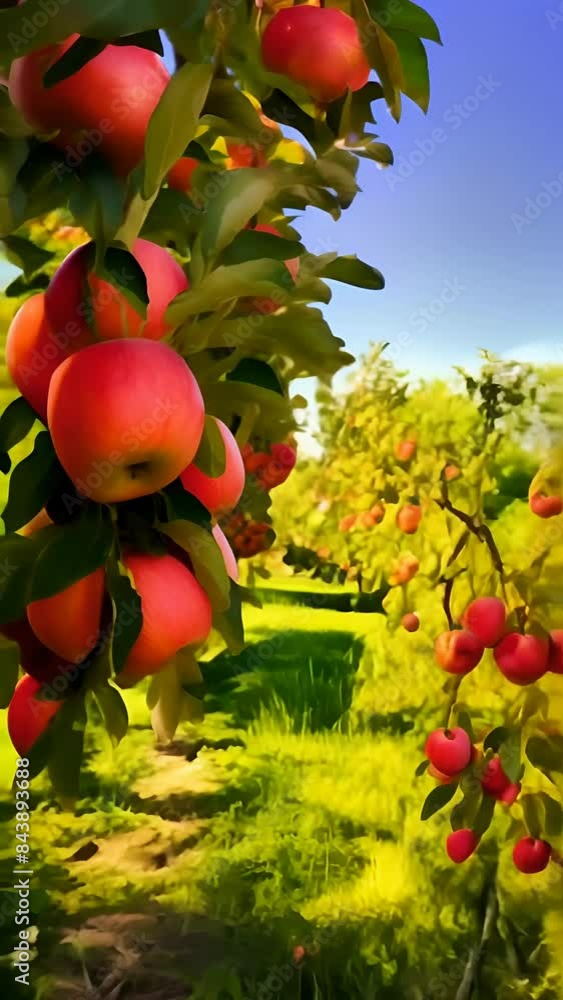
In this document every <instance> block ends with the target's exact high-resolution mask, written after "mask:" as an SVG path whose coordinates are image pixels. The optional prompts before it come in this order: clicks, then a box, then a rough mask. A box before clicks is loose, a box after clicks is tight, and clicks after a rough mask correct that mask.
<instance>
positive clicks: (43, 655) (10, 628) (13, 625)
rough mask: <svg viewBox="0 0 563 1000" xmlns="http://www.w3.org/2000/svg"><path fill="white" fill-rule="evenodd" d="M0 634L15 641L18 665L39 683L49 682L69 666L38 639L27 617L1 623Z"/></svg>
mask: <svg viewBox="0 0 563 1000" xmlns="http://www.w3.org/2000/svg"><path fill="white" fill-rule="evenodd" d="M0 634H2V635H3V636H5V637H6V639H11V641H12V642H17V644H18V646H19V654H20V656H19V659H20V666H21V667H23V669H24V670H25V672H26V673H27V674H31V676H32V677H34V678H35V680H37V681H39V682H40V683H41V684H51V683H52V681H53V680H54V679H55V677H58V676H59V675H60V674H62V673H64V669H65V668H66V667H68V666H70V665H69V664H67V663H66V662H61V658H60V657H59V656H57V655H56V653H53V652H52V650H50V649H47V647H46V646H44V645H43V643H42V642H40V641H39V639H38V638H37V636H36V635H35V632H34V631H33V629H32V627H31V625H30V624H29V622H28V620H27V618H22V619H21V620H20V621H17V622H9V623H8V624H7V625H3V626H2V628H0Z"/></svg>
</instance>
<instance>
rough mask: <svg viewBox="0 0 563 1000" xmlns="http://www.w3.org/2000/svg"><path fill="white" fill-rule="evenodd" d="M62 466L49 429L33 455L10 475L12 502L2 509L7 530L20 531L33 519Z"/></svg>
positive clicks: (38, 440)
mask: <svg viewBox="0 0 563 1000" xmlns="http://www.w3.org/2000/svg"><path fill="white" fill-rule="evenodd" d="M57 467H58V462H57V457H56V455H55V450H54V448H53V444H52V441H51V436H50V434H49V433H48V431H41V432H40V433H39V434H38V435H37V437H36V438H35V444H34V447H33V451H32V452H31V455H28V456H27V458H24V459H23V461H21V462H19V464H18V465H16V467H15V469H14V471H13V472H12V475H11V478H10V489H9V494H8V502H7V504H6V506H5V508H4V511H3V513H2V519H3V521H4V524H5V526H6V531H17V530H18V528H21V527H23V525H24V524H27V523H28V521H31V519H32V518H34V517H35V515H36V514H38V513H39V511H40V510H41V508H42V507H44V506H45V504H46V503H47V501H48V500H49V498H50V496H51V491H52V489H53V481H54V478H55V473H56V469H57Z"/></svg>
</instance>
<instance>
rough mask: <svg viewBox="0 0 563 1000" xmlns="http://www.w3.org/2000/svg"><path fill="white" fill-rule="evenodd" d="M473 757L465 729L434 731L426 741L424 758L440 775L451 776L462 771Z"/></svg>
mask: <svg viewBox="0 0 563 1000" xmlns="http://www.w3.org/2000/svg"><path fill="white" fill-rule="evenodd" d="M472 755H473V748H472V746H471V740H470V739H469V736H468V735H467V733H466V731H465V729H461V728H460V727H459V726H458V727H456V728H455V729H435V730H434V732H433V733H430V736H429V737H428V739H427V740H426V756H427V757H428V760H429V761H430V763H431V764H433V765H434V767H435V768H437V770H438V771H441V772H442V774H447V775H449V776H453V775H455V774H459V773H460V772H461V771H463V770H464V769H465V768H466V767H467V765H468V764H469V763H470V761H471V758H472Z"/></svg>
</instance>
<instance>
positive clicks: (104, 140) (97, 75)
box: [9, 35, 170, 176]
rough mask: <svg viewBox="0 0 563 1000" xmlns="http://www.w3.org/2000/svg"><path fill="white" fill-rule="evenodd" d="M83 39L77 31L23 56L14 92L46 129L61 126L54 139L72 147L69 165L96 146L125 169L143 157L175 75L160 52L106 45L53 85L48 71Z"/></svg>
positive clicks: (15, 66)
mask: <svg viewBox="0 0 563 1000" xmlns="http://www.w3.org/2000/svg"><path fill="white" fill-rule="evenodd" d="M77 38H78V35H71V36H70V37H69V38H67V39H66V40H65V41H64V42H61V43H60V44H58V45H49V46H47V47H44V48H41V49H37V50H36V51H34V52H30V53H29V54H28V55H25V56H22V57H21V58H20V59H16V60H15V61H14V62H13V63H12V66H11V69H10V79H9V89H10V99H11V101H12V103H13V104H14V105H15V107H16V108H17V109H18V111H20V112H21V114H22V115H23V116H24V118H25V119H26V121H27V122H28V123H29V124H30V125H31V126H32V127H33V128H35V130H36V131H37V132H38V133H39V134H43V135H49V134H50V133H52V132H54V131H55V130H56V129H60V132H59V133H58V135H56V136H55V137H54V138H53V140H52V141H53V142H54V143H55V145H57V146H58V147H59V148H60V149H62V150H64V151H65V152H67V157H68V162H69V167H70V168H74V167H76V166H77V165H78V163H79V162H80V161H81V160H82V159H83V158H84V157H85V156H88V155H89V154H90V153H91V152H92V151H93V150H96V151H97V152H99V153H101V154H102V156H104V157H105V159H106V160H108V162H109V163H110V164H111V166H112V168H113V170H114V171H115V172H116V173H117V174H119V175H120V176H125V175H127V174H128V173H130V171H131V170H132V169H133V168H134V167H136V166H137V164H138V163H140V162H141V160H142V158H143V156H144V148H145V135H146V131H147V126H148V123H149V120H150V117H151V115H152V113H153V111H154V109H155V108H156V106H157V104H158V102H159V100H160V97H161V96H162V93H163V91H164V90H165V88H166V86H167V84H168V81H169V79H170V74H169V73H168V71H167V69H166V67H165V66H164V63H163V61H162V59H160V57H159V56H158V55H157V54H156V53H155V52H149V51H148V50H147V49H143V48H139V47H138V46H135V45H127V46H116V45H107V46H106V48H105V49H104V50H103V51H102V52H100V54H99V55H97V56H95V58H94V59H91V60H90V61H89V62H88V63H86V65H84V66H82V67H81V69H79V70H78V71H77V72H76V73H73V74H72V76H70V77H67V78H66V79H65V80H62V81H61V82H60V83H57V84H55V85H54V86H53V87H51V88H50V89H46V88H45V86H44V84H43V77H44V75H45V73H46V72H47V70H48V69H49V68H50V67H51V66H52V65H53V64H54V63H55V62H56V61H57V60H58V59H59V58H60V56H62V55H63V53H64V52H66V51H67V49H69V48H70V46H71V45H72V44H73V43H74V42H75V41H76V40H77Z"/></svg>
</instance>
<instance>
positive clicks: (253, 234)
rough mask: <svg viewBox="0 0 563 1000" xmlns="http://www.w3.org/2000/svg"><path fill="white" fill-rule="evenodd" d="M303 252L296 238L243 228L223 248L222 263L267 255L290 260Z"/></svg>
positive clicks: (233, 262) (235, 262) (257, 258)
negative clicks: (224, 248) (290, 238)
mask: <svg viewBox="0 0 563 1000" xmlns="http://www.w3.org/2000/svg"><path fill="white" fill-rule="evenodd" d="M303 253H305V247H304V246H303V244H302V243H298V242H297V241H296V240H289V239H285V238H284V237H283V236H274V234H273V233H262V232H257V231H256V230H255V229H245V230H243V232H242V233H238V235H237V236H235V238H234V240H233V241H232V243H230V244H229V246H228V247H227V248H226V250H224V252H223V256H222V261H221V262H222V264H226V265H231V264H244V263H246V261H249V260H259V259H261V258H263V257H268V258H269V259H270V260H291V259H292V258H294V257H299V256H300V255H301V254H303Z"/></svg>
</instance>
